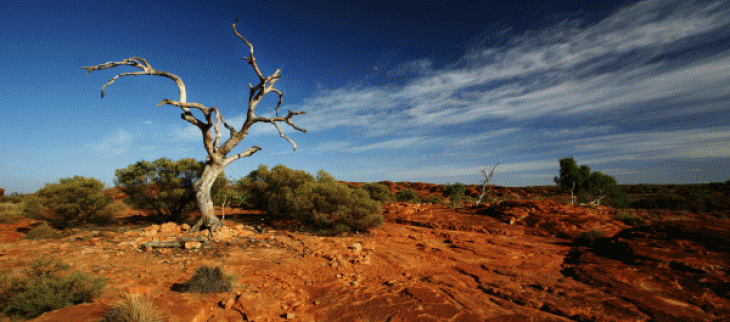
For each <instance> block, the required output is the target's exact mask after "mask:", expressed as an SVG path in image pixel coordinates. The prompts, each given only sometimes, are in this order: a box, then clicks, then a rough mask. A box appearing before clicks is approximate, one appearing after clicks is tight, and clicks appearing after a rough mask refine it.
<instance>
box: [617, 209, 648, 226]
mask: <svg viewBox="0 0 730 322" xmlns="http://www.w3.org/2000/svg"><path fill="white" fill-rule="evenodd" d="M613 219H616V220H618V221H621V222H623V223H624V224H626V225H629V226H641V225H643V224H644V221H643V220H641V218H639V217H638V216H636V215H632V214H628V213H625V212H623V211H619V212H617V213H616V216H614V217H613Z"/></svg>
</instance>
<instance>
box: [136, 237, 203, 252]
mask: <svg viewBox="0 0 730 322" xmlns="http://www.w3.org/2000/svg"><path fill="white" fill-rule="evenodd" d="M189 242H200V243H204V244H205V243H210V241H209V240H208V238H206V237H182V238H178V239H177V240H173V241H169V242H160V241H151V242H146V243H143V244H142V245H141V246H140V248H142V249H147V248H183V247H185V243H189Z"/></svg>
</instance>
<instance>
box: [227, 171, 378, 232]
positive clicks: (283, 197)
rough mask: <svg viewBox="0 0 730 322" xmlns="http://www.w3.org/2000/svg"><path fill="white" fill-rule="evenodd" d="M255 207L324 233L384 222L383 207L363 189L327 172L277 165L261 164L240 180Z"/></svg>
mask: <svg viewBox="0 0 730 322" xmlns="http://www.w3.org/2000/svg"><path fill="white" fill-rule="evenodd" d="M238 184H239V187H240V189H241V190H244V191H247V192H248V193H249V195H250V196H251V203H252V204H253V205H254V207H255V208H257V209H260V210H263V211H265V212H266V213H267V216H269V217H270V218H272V219H273V218H281V219H297V220H299V221H301V222H302V223H307V224H314V225H316V226H318V228H319V230H320V232H322V233H336V232H343V231H353V230H354V231H366V230H368V229H371V228H373V227H376V226H379V225H382V223H383V217H382V215H381V213H382V209H381V208H380V205H379V203H378V202H377V201H375V200H372V199H371V198H370V194H369V193H368V191H367V190H366V189H364V188H354V189H353V188H349V187H348V186H346V185H344V184H342V183H340V182H338V181H337V180H336V179H335V178H334V177H332V176H331V175H329V174H328V173H327V172H324V171H322V170H320V171H319V172H318V173H317V178H316V179H315V178H314V177H313V176H312V175H310V174H308V173H306V172H304V171H301V170H292V169H289V168H287V167H285V166H283V165H277V166H275V167H274V168H272V169H271V171H269V169H268V167H266V166H265V165H261V166H259V168H258V169H257V170H255V171H252V172H251V173H250V174H249V175H248V176H246V178H244V179H241V180H239V183H238Z"/></svg>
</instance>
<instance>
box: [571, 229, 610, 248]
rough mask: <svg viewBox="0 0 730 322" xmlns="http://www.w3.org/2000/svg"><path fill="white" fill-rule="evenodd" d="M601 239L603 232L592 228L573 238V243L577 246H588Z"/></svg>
mask: <svg viewBox="0 0 730 322" xmlns="http://www.w3.org/2000/svg"><path fill="white" fill-rule="evenodd" d="M603 237H604V236H603V232H602V231H601V230H600V229H598V228H593V229H591V230H590V231H587V232H584V233H581V234H580V235H578V236H576V237H575V238H573V243H574V244H576V245H578V246H590V245H593V244H594V243H595V242H596V241H597V240H599V239H601V238H603Z"/></svg>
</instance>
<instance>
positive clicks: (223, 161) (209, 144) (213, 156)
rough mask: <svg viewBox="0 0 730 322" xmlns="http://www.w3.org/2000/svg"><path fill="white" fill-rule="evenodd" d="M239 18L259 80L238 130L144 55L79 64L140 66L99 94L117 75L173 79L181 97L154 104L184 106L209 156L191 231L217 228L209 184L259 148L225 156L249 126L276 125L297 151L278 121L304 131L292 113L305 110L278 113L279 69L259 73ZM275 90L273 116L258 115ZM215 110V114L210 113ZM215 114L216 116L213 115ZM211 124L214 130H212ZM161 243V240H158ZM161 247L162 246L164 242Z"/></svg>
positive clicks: (251, 89) (186, 117)
mask: <svg viewBox="0 0 730 322" xmlns="http://www.w3.org/2000/svg"><path fill="white" fill-rule="evenodd" d="M238 20H239V19H238V18H236V21H235V22H234V23H233V24H232V25H231V27H232V28H233V31H234V32H235V34H236V36H238V37H239V38H241V40H243V41H244V42H245V43H246V45H247V46H248V47H249V52H250V55H251V56H250V57H243V59H245V60H246V62H248V63H249V64H250V65H251V66H252V67H253V69H254V71H255V72H256V76H258V78H259V83H258V85H256V86H253V85H251V84H249V85H248V86H249V99H248V109H247V111H246V120H245V121H244V123H243V125H242V126H241V130H240V131H238V132H237V131H236V129H235V128H234V127H233V126H231V125H229V124H228V123H226V121H225V118H224V117H223V115H222V114H221V113H220V110H219V109H218V108H217V107H210V108H209V107H206V106H205V105H203V104H200V103H188V102H187V92H186V90H185V84H184V83H183V81H182V79H181V78H180V77H178V76H177V75H174V74H170V73H168V72H164V71H159V70H155V69H154V68H152V66H151V65H150V64H149V63H148V62H147V60H145V59H144V58H140V57H136V56H135V57H131V58H127V59H124V60H122V61H119V62H107V63H105V64H100V65H96V66H90V67H81V68H83V69H86V70H87V75H88V74H90V73H91V72H92V71H95V70H102V69H107V68H113V67H117V66H121V65H128V66H133V67H136V68H139V69H140V70H141V71H137V72H132V73H121V74H118V75H116V76H115V77H113V78H112V79H111V80H109V81H108V82H107V83H106V84H105V85H104V86H102V88H101V97H104V93H105V92H104V91H105V89H106V87H107V86H109V85H111V84H113V83H114V82H115V81H116V80H117V79H119V78H120V77H122V76H130V75H131V76H138V75H156V76H163V77H167V78H170V79H172V80H174V81H175V83H176V84H177V87H178V90H179V92H180V99H179V100H177V101H175V100H171V99H167V98H165V99H163V100H162V101H161V102H160V103H159V104H157V106H161V105H173V106H177V107H179V108H181V109H182V110H183V112H184V113H183V114H182V115H180V116H181V118H182V119H184V120H186V121H188V122H189V123H191V124H193V125H195V126H196V127H198V128H199V129H200V130H201V132H202V135H203V144H204V146H205V149H206V152H207V153H208V157H207V158H206V166H205V168H204V169H203V174H202V175H201V178H200V180H198V181H197V182H196V184H195V191H196V200H197V202H198V207H199V208H200V211H201V219H200V221H199V222H198V223H197V224H196V225H195V227H193V229H191V231H196V230H198V229H199V228H200V226H201V225H203V224H205V225H206V226H207V227H208V228H209V229H210V230H211V232H212V231H215V230H217V229H218V228H220V227H221V222H220V220H218V219H217V217H215V214H214V212H213V202H212V199H211V196H210V188H211V186H212V184H213V182H214V181H215V178H216V176H217V175H218V174H219V173H220V172H221V171H223V169H224V168H225V167H226V166H227V165H228V164H230V163H231V162H233V161H235V160H237V159H240V158H245V157H249V156H251V155H253V154H254V153H256V152H258V151H259V150H261V148H260V147H259V146H253V147H250V148H248V149H246V151H244V152H242V153H238V154H235V155H232V156H228V153H230V152H231V150H232V149H233V148H235V147H236V146H237V145H238V144H239V143H240V142H241V141H242V140H243V139H244V138H245V137H246V136H247V135H248V130H249V129H250V127H251V126H252V125H253V124H255V123H257V122H266V123H271V124H273V125H274V127H276V129H277V131H279V135H280V136H281V137H283V138H284V139H286V140H287V141H289V143H291V144H292V146H293V147H294V150H295V151H296V149H297V145H296V143H294V141H293V140H292V139H290V138H289V137H288V136H287V135H285V134H284V132H283V131H282V130H281V127H280V126H279V124H278V122H284V123H286V124H288V125H289V126H291V127H292V128H293V129H295V130H297V131H301V132H306V130H304V129H302V128H300V127H298V126H296V125H295V124H294V122H293V121H292V117H294V116H295V115H301V114H304V112H293V111H291V110H290V111H289V112H288V114H287V116H286V117H281V116H279V108H280V107H281V105H282V104H283V96H284V93H282V92H281V91H279V90H278V89H275V88H274V84H275V83H276V82H277V81H278V80H279V79H280V78H281V75H280V74H279V73H280V72H281V70H279V69H277V70H275V71H274V73H273V74H272V75H271V76H269V77H264V75H263V74H262V73H261V70H260V69H259V66H258V64H257V63H256V58H255V57H254V53H253V45H251V43H250V42H249V41H248V40H247V39H246V38H244V37H243V36H241V34H240V33H238V30H236V24H237V23H238ZM270 92H274V93H276V94H278V95H279V100H278V102H277V104H276V107H275V108H274V110H275V111H276V116H275V117H260V116H256V113H255V109H256V106H257V105H258V103H259V102H261V100H262V99H263V97H264V96H265V95H266V94H268V93H270ZM192 109H197V110H200V111H201V112H202V113H203V115H204V116H205V118H204V120H201V119H198V118H196V117H195V116H194V115H193V113H192ZM212 113H215V116H214V115H213V114H212ZM214 117H215V120H214V119H213V118H214ZM221 124H223V126H224V127H225V128H227V129H228V130H229V131H230V138H229V139H228V140H226V142H225V143H223V146H221V145H220V143H221V137H222V133H221V129H220V125H221ZM211 128H212V129H213V131H215V133H213V131H211ZM160 245H162V244H160ZM163 247H164V246H163Z"/></svg>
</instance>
